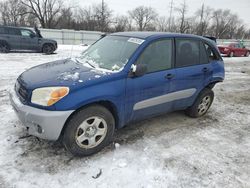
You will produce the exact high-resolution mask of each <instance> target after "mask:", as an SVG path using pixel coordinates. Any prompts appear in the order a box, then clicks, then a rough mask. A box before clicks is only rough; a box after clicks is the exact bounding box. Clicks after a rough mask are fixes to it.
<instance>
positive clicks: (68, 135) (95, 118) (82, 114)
mask: <svg viewBox="0 0 250 188" xmlns="http://www.w3.org/2000/svg"><path fill="white" fill-rule="evenodd" d="M114 130H115V120H114V117H113V115H112V114H111V112H110V111H109V110H107V109H106V108H105V107H103V106H100V105H93V106H89V107H87V108H84V109H82V110H80V111H78V112H77V113H76V114H74V115H73V116H72V117H71V119H70V120H69V121H68V123H67V124H66V128H65V130H64V133H63V137H62V138H63V140H62V141H63V144H64V146H65V148H66V149H67V150H68V151H69V152H70V153H72V154H73V155H75V156H80V157H81V156H88V155H92V154H95V153H97V152H99V151H100V150H102V149H103V148H104V147H105V146H107V145H108V144H109V143H110V142H111V140H112V138H113V134H114Z"/></svg>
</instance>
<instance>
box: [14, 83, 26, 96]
mask: <svg viewBox="0 0 250 188" xmlns="http://www.w3.org/2000/svg"><path fill="white" fill-rule="evenodd" d="M15 90H16V92H17V93H18V95H19V96H20V97H21V99H22V100H23V101H27V99H28V91H27V89H26V88H25V87H24V86H23V85H22V84H20V83H19V81H17V82H16V85H15Z"/></svg>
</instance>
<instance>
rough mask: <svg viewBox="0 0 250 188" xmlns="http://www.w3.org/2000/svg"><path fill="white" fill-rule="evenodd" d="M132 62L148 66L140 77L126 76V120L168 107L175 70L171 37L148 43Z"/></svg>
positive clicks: (168, 108) (170, 101)
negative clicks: (173, 67)
mask: <svg viewBox="0 0 250 188" xmlns="http://www.w3.org/2000/svg"><path fill="white" fill-rule="evenodd" d="M135 64H145V65H146V66H147V69H148V70H147V73H146V74H145V75H143V76H141V77H128V78H127V82H126V99H125V100H126V102H125V112H126V115H125V118H126V120H127V122H128V121H131V120H138V119H143V118H145V117H149V116H150V115H155V114H159V113H162V112H168V111H170V110H172V101H173V98H174V96H172V95H171V94H170V93H171V90H172V89H171V85H172V84H171V83H172V81H173V80H174V79H175V78H174V76H175V70H174V69H172V66H173V40H172V39H160V40H157V41H154V42H152V43H150V44H149V45H148V46H147V47H146V48H145V49H144V51H143V52H142V53H141V55H140V56H139V58H138V59H137V61H136V63H135Z"/></svg>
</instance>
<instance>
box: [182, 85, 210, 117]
mask: <svg viewBox="0 0 250 188" xmlns="http://www.w3.org/2000/svg"><path fill="white" fill-rule="evenodd" d="M213 100H214V92H213V91H212V90H211V89H208V88H205V89H204V90H202V91H201V93H200V94H199V95H198V97H197V98H196V100H195V102H194V104H193V105H192V106H191V107H189V108H188V109H187V110H186V114H187V115H188V116H190V117H194V118H196V117H201V116H203V115H205V114H206V113H207V111H208V109H209V108H210V106H211V104H212V103H213Z"/></svg>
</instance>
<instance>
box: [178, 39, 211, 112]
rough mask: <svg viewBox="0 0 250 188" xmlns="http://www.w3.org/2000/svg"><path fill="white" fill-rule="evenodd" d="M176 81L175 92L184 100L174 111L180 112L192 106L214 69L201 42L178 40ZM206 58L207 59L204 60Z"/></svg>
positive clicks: (179, 102)
mask: <svg viewBox="0 0 250 188" xmlns="http://www.w3.org/2000/svg"><path fill="white" fill-rule="evenodd" d="M175 41H176V63H175V67H176V79H175V82H174V91H176V92H177V91H178V92H179V93H181V94H182V98H180V99H179V100H176V101H175V102H174V109H176V110H180V109H185V108H187V107H188V106H191V105H192V104H193V102H194V100H195V98H196V96H197V94H198V93H199V92H200V90H201V89H203V87H204V84H205V79H206V78H207V77H209V76H208V75H210V74H212V67H211V65H210V64H209V62H208V59H207V55H206V53H205V50H204V47H203V46H202V43H201V40H199V39H193V38H176V40H175ZM204 56H205V58H204Z"/></svg>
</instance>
